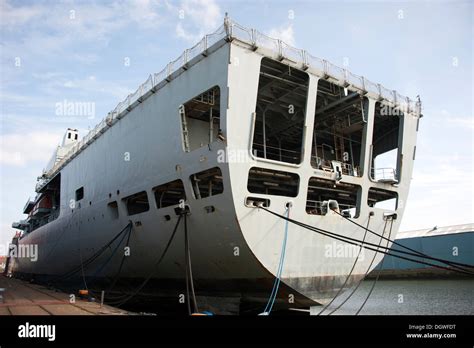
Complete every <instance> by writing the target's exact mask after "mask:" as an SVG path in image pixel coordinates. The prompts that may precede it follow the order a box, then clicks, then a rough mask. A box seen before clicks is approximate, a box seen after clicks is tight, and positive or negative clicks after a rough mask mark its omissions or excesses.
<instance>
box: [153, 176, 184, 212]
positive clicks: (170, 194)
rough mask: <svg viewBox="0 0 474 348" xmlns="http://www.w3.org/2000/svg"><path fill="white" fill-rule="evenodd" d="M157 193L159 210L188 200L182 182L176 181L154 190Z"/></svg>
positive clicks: (156, 199) (156, 198)
mask: <svg viewBox="0 0 474 348" xmlns="http://www.w3.org/2000/svg"><path fill="white" fill-rule="evenodd" d="M153 192H154V193H155V201H156V207H157V208H158V209H160V208H165V207H169V206H171V205H176V204H179V202H180V200H183V201H185V200H186V194H185V192H184V185H183V182H182V181H181V180H179V179H178V180H174V181H171V182H168V183H166V184H163V185H160V186H157V187H155V188H153Z"/></svg>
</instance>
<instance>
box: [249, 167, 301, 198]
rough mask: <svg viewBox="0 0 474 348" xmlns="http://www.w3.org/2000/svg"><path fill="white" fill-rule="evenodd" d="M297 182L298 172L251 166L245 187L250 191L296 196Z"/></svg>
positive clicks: (298, 180) (298, 181)
mask: <svg viewBox="0 0 474 348" xmlns="http://www.w3.org/2000/svg"><path fill="white" fill-rule="evenodd" d="M299 183H300V177H299V175H298V174H293V173H288V172H282V171H279V170H271V169H266V168H258V167H252V168H251V169H250V171H249V179H248V182H247V189H248V191H249V192H251V193H260V194H266V195H275V196H288V197H296V196H297V195H298V188H299Z"/></svg>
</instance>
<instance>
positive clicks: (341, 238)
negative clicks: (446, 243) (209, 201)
mask: <svg viewBox="0 0 474 348" xmlns="http://www.w3.org/2000/svg"><path fill="white" fill-rule="evenodd" d="M259 209H263V210H264V211H266V212H268V213H270V214H272V215H275V216H277V217H279V218H281V219H286V220H288V221H289V222H291V223H293V224H295V225H298V226H300V227H303V228H306V229H308V230H311V231H314V232H316V233H319V234H322V235H325V236H328V237H331V238H333V239H336V240H339V241H341V242H345V243H348V244H352V245H357V246H360V245H361V246H362V247H363V248H365V249H368V250H372V251H376V252H380V253H383V254H385V255H390V256H394V257H397V258H400V259H403V260H407V261H412V262H415V263H420V264H424V265H427V266H432V267H434V268H439V269H443V270H447V271H451V272H457V273H462V274H469V275H474V273H473V272H470V271H466V270H460V269H457V268H454V267H445V266H440V265H437V264H433V263H430V262H426V261H421V260H417V259H412V258H409V257H405V256H401V255H397V254H393V253H391V252H389V251H387V250H390V251H392V252H397V253H401V254H405V255H411V256H415V257H423V258H426V259H430V260H435V261H438V262H444V263H445V262H449V261H447V260H443V259H439V258H434V257H431V256H428V255H426V254H423V256H421V255H419V254H416V253H410V252H407V251H403V250H392V249H390V248H388V247H383V246H378V245H376V244H373V243H369V242H362V241H361V240H358V239H355V238H351V237H347V236H343V235H340V234H337V233H334V232H330V231H327V230H324V229H321V228H317V227H314V226H310V225H307V224H305V223H302V222H299V221H296V220H293V219H290V218H286V217H285V216H283V215H280V214H278V213H275V212H273V211H271V210H269V209H267V208H265V207H259ZM369 232H370V231H369ZM379 236H380V235H379ZM382 238H383V239H385V238H386V237H382ZM374 247H376V248H382V249H386V250H385V251H382V250H378V249H374ZM468 266H469V267H474V266H471V265H468Z"/></svg>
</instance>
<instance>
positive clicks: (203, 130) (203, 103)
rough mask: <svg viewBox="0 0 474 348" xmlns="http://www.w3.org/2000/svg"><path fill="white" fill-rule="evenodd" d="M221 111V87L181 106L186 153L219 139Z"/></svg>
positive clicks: (180, 113) (210, 90) (180, 112)
mask: <svg viewBox="0 0 474 348" xmlns="http://www.w3.org/2000/svg"><path fill="white" fill-rule="evenodd" d="M220 110H221V108H220V89H219V86H215V87H213V88H211V89H209V90H207V91H205V92H204V93H201V94H200V95H198V96H196V97H194V98H193V99H191V100H189V101H188V102H186V103H184V104H182V105H180V106H179V109H178V113H179V116H180V121H181V131H182V139H183V148H184V151H186V152H190V151H193V150H195V149H198V148H200V147H203V146H206V145H208V144H210V143H212V142H213V141H214V140H216V139H217V136H218V133H219V129H220V128H219V127H220Z"/></svg>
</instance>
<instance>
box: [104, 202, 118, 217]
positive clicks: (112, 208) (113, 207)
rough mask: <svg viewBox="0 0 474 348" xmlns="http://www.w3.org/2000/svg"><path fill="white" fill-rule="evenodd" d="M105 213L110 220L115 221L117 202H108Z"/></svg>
mask: <svg viewBox="0 0 474 348" xmlns="http://www.w3.org/2000/svg"><path fill="white" fill-rule="evenodd" d="M107 212H108V213H109V216H110V218H111V219H113V220H115V219H118V217H119V211H118V204H117V201H113V202H110V203H109V204H107Z"/></svg>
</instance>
